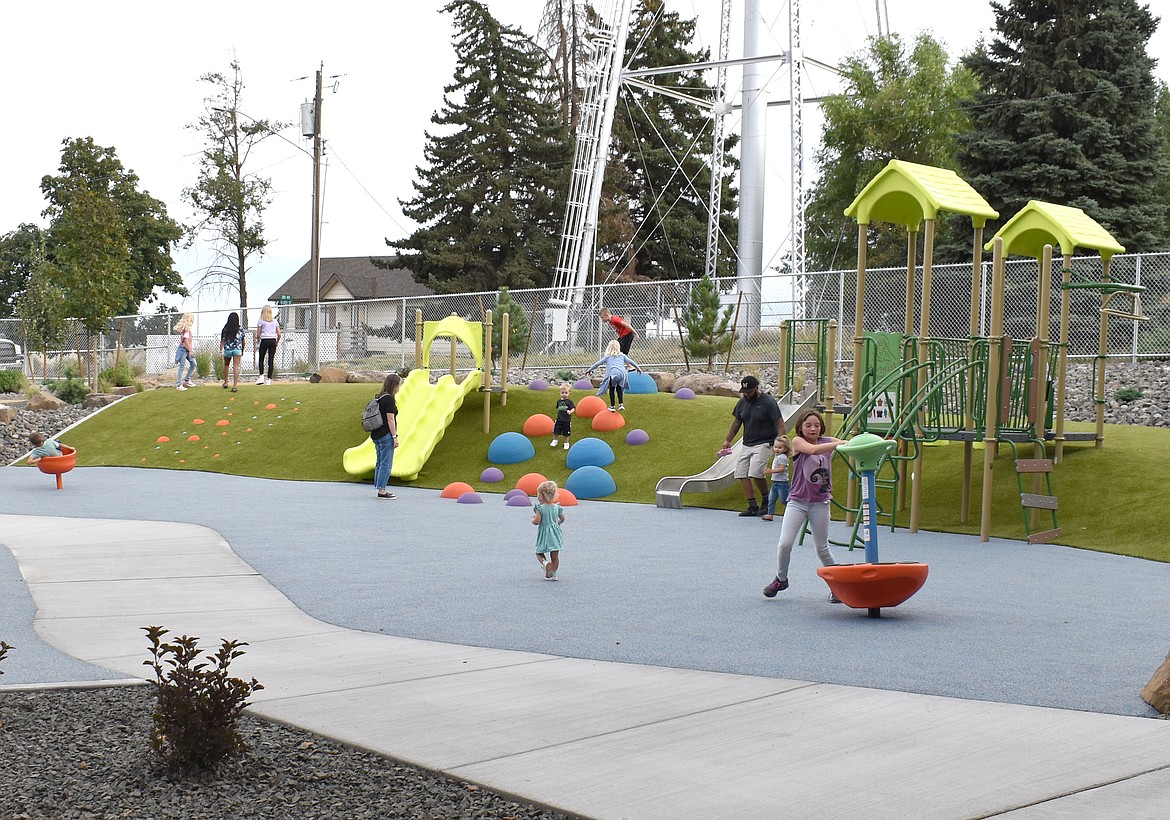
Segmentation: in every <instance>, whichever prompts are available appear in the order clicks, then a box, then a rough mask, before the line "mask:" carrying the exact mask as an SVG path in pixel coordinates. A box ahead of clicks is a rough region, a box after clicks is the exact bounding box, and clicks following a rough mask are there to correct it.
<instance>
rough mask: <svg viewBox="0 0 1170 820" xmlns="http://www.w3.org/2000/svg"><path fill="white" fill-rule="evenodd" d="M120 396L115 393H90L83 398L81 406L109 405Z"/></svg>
mask: <svg viewBox="0 0 1170 820" xmlns="http://www.w3.org/2000/svg"><path fill="white" fill-rule="evenodd" d="M130 390H131V391H133V390H134V388H130ZM120 398H122V397H121V396H118V395H115V394H113V393H89V394H88V395H86V397H85V398H84V399H82V400H81V406H82V407H84V408H86V409H95V408H98V407H107V406H109V405H111V404H113V403H114V402H116V401H117V400H118V399H120Z"/></svg>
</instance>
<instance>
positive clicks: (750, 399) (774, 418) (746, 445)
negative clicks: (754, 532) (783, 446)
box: [723, 376, 785, 518]
mask: <svg viewBox="0 0 1170 820" xmlns="http://www.w3.org/2000/svg"><path fill="white" fill-rule="evenodd" d="M739 393H740V396H741V398H740V400H739V401H738V402H736V404H735V409H734V410H732V411H731V415H732V417H733V421H732V422H731V429H730V430H728V431H727V438H726V439H724V441H723V449H725V450H726V449H727V448H729V447H730V446H731V440H732V439H733V438H735V434H736V433H737V432H738V431H739V428H740V427H741V426H742V427H743V447H742V448H741V449H740V451H739V459H738V460H737V461H736V462H735V477H736V478H738V479H739V480H740V481H741V482H742V483H743V494H744V495H745V496H746V497H747V503H748V506H747V509H746V510H744V511H743V512H741V513H740V514H739V515H740V517H741V518H748V517H751V516H756V515H760V514H761V513H762V512H763V511H764V510H766V509H767V504H766V501H767V498H768V483H767V481H765V480H764V468H765V467H767V466H768V460H769V459H770V458H771V457H772V444H773V442H775V440H776V437H777V436H782V435H784V433H785V430H784V419H783V418H781V416H780V405H778V404H777V403H776V399H774V398H772V396H770V395H768V394H767V393H765V392H763V391H762V390H760V380H759V379H757V378H756V377H755V376H744V377H743V379H741V380H740V383H739ZM753 479H754V480H755V482H756V483H755V486H756V487H759V488H760V503H758V504H757V503H756V495H755V490H754V489H753V487H752V480H753Z"/></svg>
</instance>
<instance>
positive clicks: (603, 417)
mask: <svg viewBox="0 0 1170 820" xmlns="http://www.w3.org/2000/svg"><path fill="white" fill-rule="evenodd" d="M625 426H626V418H625V416H623V415H622V414H621V413H618V412H613V413H610V412H609V411H608V410H607V411H606V412H604V413H598V414H597V415H596V416H594V417H593V429H594V430H597V431H598V432H602V433H607V432H610V431H611V430H620V429H622V428H623V427H625Z"/></svg>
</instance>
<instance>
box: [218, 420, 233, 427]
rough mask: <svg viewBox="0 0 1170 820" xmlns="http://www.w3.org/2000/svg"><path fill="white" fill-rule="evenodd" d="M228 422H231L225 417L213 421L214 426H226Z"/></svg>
mask: <svg viewBox="0 0 1170 820" xmlns="http://www.w3.org/2000/svg"><path fill="white" fill-rule="evenodd" d="M229 424H231V422H230V421H228V420H227V419H220V420H219V421H217V422H216V423H215V426H216V427H227V426H228V425H229Z"/></svg>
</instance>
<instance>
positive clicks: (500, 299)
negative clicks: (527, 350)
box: [492, 288, 528, 361]
mask: <svg viewBox="0 0 1170 820" xmlns="http://www.w3.org/2000/svg"><path fill="white" fill-rule="evenodd" d="M505 313H507V314H508V356H509V357H512V356H515V355H517V354H519V353H520V352H522V351H523V350H524V342H525V341H526V340H527V339H528V314H527V313H526V312H525V310H524V306H523V305H521V304H520V303H519V302H517V301H515V300H514V299H513V298H512V294H511V293H510V292H509V291H508V289H507V288H500V292H499V294H497V296H496V306H495V308H494V309H493V313H492V361H498V360H499V358H500V355H501V353H502V352H503V349H504V348H503V343H504V314H505Z"/></svg>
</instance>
